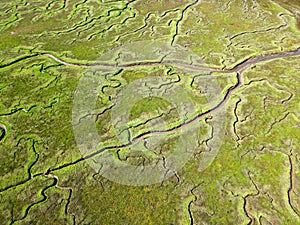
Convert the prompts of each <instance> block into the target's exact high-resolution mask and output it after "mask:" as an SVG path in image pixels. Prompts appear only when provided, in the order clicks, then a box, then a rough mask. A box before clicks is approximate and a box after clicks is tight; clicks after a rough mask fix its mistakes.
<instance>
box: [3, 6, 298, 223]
mask: <svg viewBox="0 0 300 225" xmlns="http://www.w3.org/2000/svg"><path fill="white" fill-rule="evenodd" d="M193 3H195V2H193V1H185V2H183V1H171V0H170V1H169V0H163V1H139V0H138V1H132V2H130V1H105V0H104V1H89V0H88V1H60V2H56V1H27V2H26V1H2V2H1V3H0V9H1V10H0V40H1V41H0V76H1V79H0V125H1V126H2V127H5V128H6V133H5V136H4V138H3V139H2V140H0V154H1V163H0V210H1V213H0V224H96V225H97V224H99V225H102V224H154V225H156V224H225V225H227V224H228V225H229V224H230V225H231V224H269V223H271V224H284V225H285V224H286V225H296V224H300V202H299V196H300V155H299V154H300V152H299V146H300V139H299V137H300V131H299V100H300V99H299V95H298V94H299V93H298V92H299V88H300V87H299V77H300V71H299V68H300V63H299V59H300V57H299V56H297V57H287V58H282V59H274V60H270V61H268V62H262V63H259V64H257V65H255V66H254V67H251V68H248V69H247V70H246V71H245V72H244V73H243V74H242V76H243V78H244V79H243V80H244V84H243V85H242V86H241V87H240V88H238V89H237V90H235V91H234V92H233V93H232V94H231V96H230V98H229V99H228V100H227V101H226V102H225V104H224V105H222V107H223V108H224V109H225V110H226V112H225V113H226V115H225V116H226V118H224V120H226V127H225V128H226V129H225V135H224V137H223V139H222V145H221V147H220V150H219V152H218V154H217V155H216V158H215V160H214V161H213V162H212V163H211V164H210V165H209V166H208V167H207V168H206V169H205V170H202V171H199V170H198V168H199V163H200V162H202V161H201V160H202V159H203V157H204V156H203V152H205V151H206V150H207V148H208V147H209V145H210V141H211V140H214V138H216V137H215V136H214V126H216V125H217V124H213V123H212V122H211V120H212V119H213V118H214V115H215V114H214V112H212V113H211V114H207V115H205V116H203V117H201V119H199V120H197V121H196V122H195V123H192V124H196V125H197V126H198V130H197V131H198V134H197V136H198V140H197V142H198V145H197V146H196V148H195V151H194V153H193V154H192V157H191V159H190V160H189V161H188V162H187V163H186V164H185V165H184V167H183V168H182V169H181V170H180V171H175V172H174V175H173V176H171V177H170V178H169V179H167V180H164V181H163V182H162V183H159V184H153V185H150V186H144V187H136V186H126V185H122V184H119V183H115V182H112V181H110V180H108V179H107V178H104V177H102V176H101V175H100V174H99V173H101V171H95V170H93V169H92V167H91V166H90V164H89V161H88V159H84V158H83V157H85V156H86V155H83V154H82V153H81V152H80V148H79V146H78V145H77V143H76V140H75V137H74V133H73V125H74V124H73V122H74V121H72V110H73V104H74V95H75V94H76V89H77V85H78V83H79V82H80V79H81V78H82V77H83V76H85V75H86V74H88V73H89V72H91V71H93V69H91V71H90V70H89V69H87V68H84V67H80V66H74V65H73V66H72V65H65V64H63V63H61V62H59V61H56V60H54V59H53V58H51V57H48V56H47V55H45V54H46V53H49V54H52V55H53V56H55V57H57V58H59V59H61V60H62V61H64V62H67V63H74V64H87V65H90V66H92V65H93V64H94V63H95V62H97V61H99V60H98V59H101V58H103V57H104V58H105V56H106V55H109V54H110V53H111V52H114V49H115V48H116V47H119V46H122V45H126V44H128V43H134V42H136V41H141V40H143V41H147V40H158V41H160V42H166V43H168V44H169V45H171V43H174V44H179V45H181V46H183V47H186V48H188V49H190V50H192V51H193V52H194V53H195V54H197V55H198V56H199V57H200V58H201V60H203V64H205V65H208V66H209V67H212V68H220V69H221V68H222V69H230V68H233V67H234V66H236V65H238V64H239V63H241V62H242V61H244V60H245V59H247V58H249V57H255V56H259V55H267V54H271V53H274V52H284V51H286V52H287V51H292V50H296V49H297V48H299V47H300V46H299V44H300V43H299V40H300V39H299V35H300V30H299V11H300V7H299V3H298V1H297V0H294V1H285V0H274V1H267V0H259V1H258V0H257V1H238V0H234V1H229V2H228V1H223V0H222V1H215V0H213V1H199V2H198V3H196V4H193ZM116 57H117V56H116ZM109 60H110V62H111V63H112V64H114V63H116V62H117V61H116V58H115V59H109ZM139 63H140V62H139ZM101 76H102V77H101V79H102V80H101V81H102V84H103V87H102V89H101V88H100V90H101V91H99V93H98V99H97V100H96V108H95V110H94V111H93V112H91V116H94V117H95V125H96V129H97V132H98V136H99V138H100V139H101V141H102V142H103V143H102V147H106V148H110V150H109V151H110V153H111V154H114V156H115V159H116V160H121V161H122V162H125V163H128V164H131V165H140V164H141V163H145V164H147V163H149V162H151V160H154V159H155V157H157V158H158V157H162V156H164V157H167V156H168V155H171V154H172V153H173V150H174V148H175V147H176V143H177V141H178V139H179V137H180V131H177V130H176V129H175V131H172V132H171V133H170V135H169V136H167V137H168V138H169V139H168V141H165V142H162V143H160V145H159V146H158V147H157V148H156V149H154V150H152V151H150V150H149V152H143V154H140V153H139V152H138V151H132V149H131V148H130V147H123V148H121V149H120V148H118V147H117V146H118V145H121V144H124V143H121V141H120V140H119V139H118V135H119V133H118V132H117V130H116V126H117V125H118V123H117V121H112V120H113V116H114V113H116V112H114V111H113V109H114V105H113V104H114V101H115V100H116V99H117V97H118V95H120V94H122V90H123V89H124V88H125V87H126V86H127V85H129V84H131V83H134V82H136V81H139V80H142V79H146V78H151V79H156V78H158V77H166V78H167V80H166V82H165V83H164V84H163V86H164V87H169V88H171V87H181V88H184V89H185V90H186V95H185V96H187V97H188V98H189V99H190V101H191V102H192V103H193V105H194V107H195V108H196V110H195V112H194V113H192V114H184V115H186V117H183V116H182V114H181V113H182V112H180V111H178V105H174V104H172V102H170V101H168V100H167V99H165V98H163V96H164V95H163V94H162V97H152V98H144V99H142V100H140V101H138V102H136V103H135V104H134V107H133V108H132V109H131V110H130V113H129V120H130V121H129V123H128V124H127V125H128V127H125V128H126V129H127V128H128V129H130V131H131V132H132V137H131V140H133V139H134V137H136V136H138V135H141V134H143V133H147V132H151V130H153V129H154V128H153V127H151V123H147V122H146V121H147V120H149V121H151V120H153V121H155V118H160V119H161V120H163V121H164V122H165V123H166V125H165V126H163V125H164V124H161V125H160V127H155V130H158V128H159V130H163V129H166V128H167V129H170V130H172V129H173V128H174V127H176V126H178V125H180V124H182V123H183V122H186V121H189V120H190V119H192V118H193V117H194V116H195V115H200V114H201V113H203V112H205V111H206V110H209V109H210V108H212V107H214V106H215V105H216V104H217V103H218V102H220V101H221V100H222V99H223V98H224V96H225V95H226V93H227V92H228V90H230V88H232V87H234V85H236V82H237V78H236V73H235V72H233V71H230V72H226V71H225V70H224V71H219V72H212V73H210V72H209V71H202V70H199V71H197V73H192V72H191V73H189V72H186V71H184V70H182V69H181V68H176V66H171V65H160V66H149V67H146V66H145V67H142V68H141V67H139V68H135V67H132V68H115V70H114V71H113V72H111V71H110V72H109V73H108V74H105V75H103V74H102V75H101ZM211 80H214V81H216V82H217V83H218V86H219V88H220V90H216V93H215V94H216V96H215V97H214V98H213V99H208V98H207V95H206V88H207V87H206V86H205V85H209V84H210V81H211ZM168 85H169V86H168ZM160 88H161V87H160ZM162 90H167V88H166V89H162ZM135 91H136V90H132V92H134V93H135ZM129 101H130V99H129ZM172 108H174V109H173V110H172ZM161 114H163V115H162V116H161V117H160V115H161ZM82 116H83V118H84V116H87V115H82ZM79 122H80V121H79ZM112 122H115V123H112ZM1 132H2V133H3V132H4V131H3V130H2V129H0V136H1V135H2V133H1ZM187 140H189V139H187ZM114 146H116V147H114ZM95 151H96V149H95ZM97 157H98V155H95V156H94V157H91V160H93V159H95V160H96V159H97ZM147 160H148V161H147Z"/></svg>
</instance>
